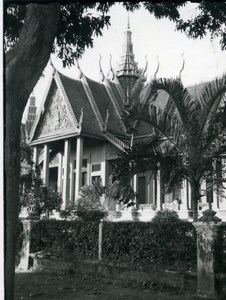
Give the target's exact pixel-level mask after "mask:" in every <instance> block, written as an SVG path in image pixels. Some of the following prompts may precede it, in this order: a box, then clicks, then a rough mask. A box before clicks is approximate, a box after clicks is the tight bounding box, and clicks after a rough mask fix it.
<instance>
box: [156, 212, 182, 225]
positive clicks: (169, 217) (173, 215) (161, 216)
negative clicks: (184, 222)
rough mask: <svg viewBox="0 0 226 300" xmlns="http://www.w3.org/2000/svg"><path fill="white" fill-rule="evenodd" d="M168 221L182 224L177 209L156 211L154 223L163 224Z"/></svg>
mask: <svg viewBox="0 0 226 300" xmlns="http://www.w3.org/2000/svg"><path fill="white" fill-rule="evenodd" d="M164 222H166V223H168V222H171V223H174V224H178V225H179V224H181V221H180V219H179V216H178V214H177V212H176V211H174V210H168V209H166V210H159V211H157V212H156V214H155V216H154V218H153V219H152V223H154V224H157V223H159V224H162V223H164Z"/></svg>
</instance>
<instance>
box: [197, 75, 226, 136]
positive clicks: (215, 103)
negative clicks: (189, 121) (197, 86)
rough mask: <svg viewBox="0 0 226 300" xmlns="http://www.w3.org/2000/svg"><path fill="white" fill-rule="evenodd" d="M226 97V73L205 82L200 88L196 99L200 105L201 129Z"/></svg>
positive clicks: (213, 115)
mask: <svg viewBox="0 0 226 300" xmlns="http://www.w3.org/2000/svg"><path fill="white" fill-rule="evenodd" d="M225 99H226V75H223V76H222V77H221V78H217V79H215V80H214V81H211V82H209V83H207V84H206V85H205V86H204V87H203V88H202V90H201V92H200V95H199V97H198V101H199V103H200V105H201V111H202V115H201V116H200V120H201V131H202V132H203V130H205V127H206V126H207V124H208V122H211V121H212V120H213V119H214V118H215V115H216V113H217V111H218V109H219V106H220V104H221V102H223V100H225Z"/></svg>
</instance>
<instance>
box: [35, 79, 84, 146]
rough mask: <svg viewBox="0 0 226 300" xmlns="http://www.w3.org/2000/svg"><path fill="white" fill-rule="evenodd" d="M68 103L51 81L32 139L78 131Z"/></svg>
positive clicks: (43, 138) (45, 138) (36, 139)
mask: <svg viewBox="0 0 226 300" xmlns="http://www.w3.org/2000/svg"><path fill="white" fill-rule="evenodd" d="M69 105H70V104H69V103H68V101H66V100H65V99H64V96H63V95H62V92H61V90H60V89H59V88H58V86H57V85H56V84H55V82H53V83H52V86H51V88H50V90H49V93H48V96H47V98H46V101H45V106H44V111H43V112H42V113H41V114H40V116H39V121H38V124H37V126H36V129H35V133H34V137H33V139H32V141H39V140H48V138H50V139H52V138H54V137H56V138H57V137H59V136H65V135H67V134H70V133H71V134H73V133H74V134H76V133H79V132H80V130H81V129H80V128H79V125H78V122H77V120H76V118H75V116H74V114H73V112H72V110H71V109H70V107H68V106H69Z"/></svg>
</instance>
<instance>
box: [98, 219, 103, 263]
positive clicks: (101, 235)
mask: <svg viewBox="0 0 226 300" xmlns="http://www.w3.org/2000/svg"><path fill="white" fill-rule="evenodd" d="M102 244H103V220H102V219H101V220H100V224H99V241H98V259H99V260H102Z"/></svg>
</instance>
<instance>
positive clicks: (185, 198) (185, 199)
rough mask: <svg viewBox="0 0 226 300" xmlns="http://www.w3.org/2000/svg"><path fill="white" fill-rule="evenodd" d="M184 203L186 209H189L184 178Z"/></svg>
mask: <svg viewBox="0 0 226 300" xmlns="http://www.w3.org/2000/svg"><path fill="white" fill-rule="evenodd" d="M184 204H185V207H186V209H187V210H189V195H188V181H187V180H184Z"/></svg>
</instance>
